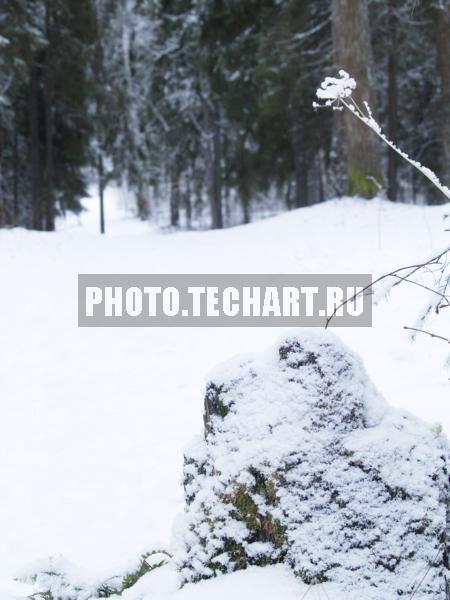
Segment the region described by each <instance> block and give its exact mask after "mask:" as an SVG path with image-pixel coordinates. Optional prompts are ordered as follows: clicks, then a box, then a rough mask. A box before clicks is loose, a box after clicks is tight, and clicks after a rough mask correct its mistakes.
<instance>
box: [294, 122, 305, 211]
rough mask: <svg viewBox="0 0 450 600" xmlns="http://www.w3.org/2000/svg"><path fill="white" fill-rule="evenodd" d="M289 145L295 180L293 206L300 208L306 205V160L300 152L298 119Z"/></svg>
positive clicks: (300, 140) (300, 141) (300, 138)
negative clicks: (290, 146)
mask: <svg viewBox="0 0 450 600" xmlns="http://www.w3.org/2000/svg"><path fill="white" fill-rule="evenodd" d="M291 145H292V156H293V162H294V180H295V190H294V206H295V208H302V207H304V206H308V191H307V186H306V162H305V160H304V157H303V152H302V150H303V149H302V137H301V131H300V125H299V122H298V121H297V122H296V123H295V124H294V127H293V131H292V143H291Z"/></svg>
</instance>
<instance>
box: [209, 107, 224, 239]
mask: <svg viewBox="0 0 450 600" xmlns="http://www.w3.org/2000/svg"><path fill="white" fill-rule="evenodd" d="M208 114H209V119H208V120H209V128H208V129H209V133H210V136H211V142H210V144H209V145H208V146H209V151H210V156H209V170H210V173H209V201H210V206H211V228H212V229H222V227H223V218H222V164H221V163H222V140H221V137H222V135H221V129H220V114H219V109H218V107H217V106H214V108H213V110H211V109H209V110H208Z"/></svg>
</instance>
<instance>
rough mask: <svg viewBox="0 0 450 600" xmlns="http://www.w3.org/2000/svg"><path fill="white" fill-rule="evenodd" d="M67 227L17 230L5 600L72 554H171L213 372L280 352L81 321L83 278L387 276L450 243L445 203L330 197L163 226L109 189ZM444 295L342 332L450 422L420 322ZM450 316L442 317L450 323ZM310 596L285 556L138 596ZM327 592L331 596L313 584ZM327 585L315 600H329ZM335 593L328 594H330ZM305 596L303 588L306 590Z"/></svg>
mask: <svg viewBox="0 0 450 600" xmlns="http://www.w3.org/2000/svg"><path fill="white" fill-rule="evenodd" d="M90 204H91V205H93V209H92V210H89V211H87V212H86V213H85V214H83V215H82V216H81V218H80V219H77V218H73V217H72V218H71V219H69V220H68V221H67V222H65V223H63V222H61V223H59V226H58V231H57V232H56V233H37V232H30V231H24V230H21V229H17V230H8V231H5V230H3V231H0V274H1V288H0V289H1V291H0V344H1V346H0V348H1V350H0V351H1V359H0V399H1V404H0V440H1V446H2V448H1V456H2V458H1V460H0V498H1V510H0V537H1V542H0V598H1V600H11V599H12V598H22V597H23V595H24V594H26V592H27V588H26V586H21V585H19V584H15V583H13V582H12V578H13V577H14V575H15V574H17V572H19V571H23V569H24V568H26V567H27V566H28V565H30V563H33V561H35V560H36V559H40V558H46V557H48V556H49V555H63V556H64V557H65V558H66V559H68V560H70V561H72V562H73V563H74V564H75V565H78V566H79V567H80V568H82V569H88V570H90V571H92V572H93V573H95V574H96V576H99V574H102V573H104V574H105V576H108V575H111V574H114V573H121V572H123V571H124V569H125V570H126V568H127V565H128V564H129V562H130V561H133V560H134V559H135V558H136V557H138V556H139V554H140V553H141V552H142V551H145V550H146V549H148V548H152V547H160V548H161V547H162V548H167V547H168V546H169V543H170V537H171V529H172V525H173V522H174V518H175V517H176V515H177V513H179V512H180V511H181V510H182V508H183V495H182V487H181V483H180V480H181V470H182V449H183V447H184V446H185V445H186V443H187V442H188V441H189V440H190V438H191V437H192V436H193V435H195V434H197V433H199V432H200V431H201V429H202V411H203V390H204V385H205V377H206V376H207V374H208V371H210V370H211V369H212V368H213V367H214V366H215V365H216V364H217V363H219V362H221V361H224V360H226V359H228V358H230V357H232V356H234V355H236V354H238V353H241V352H253V351H259V350H260V349H261V348H264V347H266V346H270V345H271V344H273V342H274V341H275V340H276V339H278V338H279V337H280V335H281V331H282V330H279V329H277V330H274V329H271V328H253V329H246V328H234V329H233V328H230V329H220V328H217V329H208V328H204V329H197V328H192V329H190V328H185V329H159V328H155V329H139V328H128V329H127V328H114V329H101V328H100V329H95V328H92V329H79V328H78V327H77V274H78V273H89V272H92V273H140V272H142V273H171V272H173V273H182V272H186V273H195V272H198V273H221V272H223V273H227V272H228V273H289V272H294V273H341V272H343V273H345V272H350V273H351V272H353V273H367V272H369V273H373V274H374V275H378V274H381V273H383V272H386V271H389V270H391V269H393V268H396V267H400V266H403V265H408V264H414V263H415V261H417V260H422V259H424V258H428V257H429V256H430V255H432V253H433V252H434V251H435V250H439V249H441V248H442V247H444V246H445V245H448V244H449V241H450V234H449V233H448V232H445V231H444V230H445V228H446V227H447V225H446V222H445V221H444V215H445V214H446V213H447V211H448V208H446V207H417V206H406V205H394V204H390V203H388V202H385V201H382V200H375V201H370V202H369V201H362V200H360V201H358V200H354V199H344V200H338V201H329V202H326V203H324V204H321V205H317V206H314V207H312V208H307V209H301V210H297V211H293V212H290V213H287V214H283V215H281V216H278V217H275V218H271V219H267V220H264V221H260V222H257V223H255V224H251V225H248V226H242V227H236V228H234V229H228V230H224V231H214V232H211V231H208V232H180V233H167V234H162V233H161V232H159V231H158V230H157V228H155V227H154V226H150V225H149V224H144V223H140V222H138V221H136V220H135V219H132V218H131V217H129V216H126V214H125V212H124V210H123V209H122V207H121V206H120V198H119V194H118V192H115V191H114V190H112V191H111V192H110V193H109V195H108V198H107V235H106V236H104V237H101V236H100V235H98V233H97V216H98V215H97V211H96V206H95V205H94V200H89V201H87V202H86V205H87V206H89V205H90ZM427 299H428V295H427V294H426V293H425V292H424V291H423V290H422V289H420V288H418V287H415V286H412V285H408V284H402V285H400V286H397V287H395V288H394V290H393V291H392V292H391V293H390V295H389V297H388V298H386V299H384V300H382V301H381V302H380V303H379V304H378V305H377V306H376V307H375V308H374V325H373V327H372V328H370V329H357V328H353V329H350V328H349V329H338V330H335V332H336V333H337V334H338V335H339V336H340V337H341V338H342V339H343V340H344V341H345V342H346V343H347V344H348V345H349V346H350V348H351V349H353V350H355V351H356V352H357V353H359V354H360V355H361V356H362V357H363V359H364V362H365V365H366V368H367V370H368V373H369V375H370V376H371V377H372V379H373V381H374V382H375V384H376V386H377V387H378V388H379V389H380V391H381V392H382V393H383V394H384V396H385V397H386V399H387V400H388V402H390V403H391V404H392V405H394V406H398V407H401V408H404V409H408V410H411V411H412V412H414V413H415V414H416V415H418V416H419V417H422V418H423V419H425V420H427V421H430V422H435V421H438V422H440V423H442V424H443V426H444V429H445V430H446V431H447V432H450V411H449V409H448V398H449V386H450V382H449V373H448V368H447V366H446V364H447V359H448V355H449V348H448V346H446V345H445V343H444V342H442V341H440V340H433V339H431V338H428V337H427V336H420V337H419V338H417V340H416V341H415V342H413V341H411V339H410V337H409V335H408V332H406V331H404V330H403V328H402V327H403V325H411V326H414V325H415V324H416V322H417V318H418V315H419V314H420V311H421V309H422V308H423V306H424V304H425V303H426V301H427ZM449 325H450V314H447V313H446V311H443V312H442V315H441V316H439V317H437V316H433V317H432V318H431V320H430V322H429V323H427V328H428V329H431V330H434V331H438V332H441V333H443V335H448V334H449V330H450V327H449ZM255 589H258V593H257V595H258V598H259V600H264V599H265V598H273V597H279V598H285V599H287V600H289V599H290V598H291V597H292V598H294V597H295V598H298V597H299V586H298V584H297V582H296V581H295V580H294V578H293V577H292V576H291V575H290V574H289V573H288V572H287V571H286V570H285V569H283V568H282V567H273V568H270V569H257V568H254V569H251V570H249V571H247V572H245V573H237V574H234V575H232V576H227V577H224V578H220V579H219V580H216V581H211V582H204V583H202V584H200V585H197V586H196V587H195V589H193V587H192V586H186V587H185V588H183V590H182V591H181V592H175V590H176V581H175V578H174V575H173V573H172V572H171V571H170V570H167V569H161V570H158V572H157V571H155V572H154V573H152V574H151V575H149V576H148V577H146V578H144V579H143V580H142V581H141V582H140V583H139V584H138V588H137V589H136V590H135V591H134V592H133V593H132V594H129V595H128V596H127V598H130V599H131V598H138V597H139V598H140V597H141V596H140V595H139V594H144V592H145V594H146V595H145V597H146V598H166V597H167V596H168V595H175V597H178V596H179V597H180V600H188V599H191V598H194V597H195V598H196V599H198V600H201V599H202V598H205V599H206V598H210V597H213V596H215V597H216V598H219V600H220V598H222V597H223V598H225V597H227V598H229V597H231V596H233V597H234V598H235V599H236V600H239V599H240V598H249V597H251V596H252V595H253V594H252V593H251V592H252V591H254V590H255ZM314 593H315V594H316V597H317V595H318V593H319V590H316V591H315V592H314ZM314 593H311V594H309V596H311V597H312V598H314ZM323 594H324V595H323V598H325V597H326V596H325V592H323ZM300 596H301V594H300Z"/></svg>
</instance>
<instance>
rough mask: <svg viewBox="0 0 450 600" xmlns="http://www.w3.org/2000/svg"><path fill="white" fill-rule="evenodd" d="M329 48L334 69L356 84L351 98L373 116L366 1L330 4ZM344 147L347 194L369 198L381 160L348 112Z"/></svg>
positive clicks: (374, 140)
mask: <svg viewBox="0 0 450 600" xmlns="http://www.w3.org/2000/svg"><path fill="white" fill-rule="evenodd" d="M332 22H333V45H334V50H335V63H336V67H337V68H338V69H345V71H347V72H348V73H349V74H350V75H351V76H352V77H353V78H354V79H355V80H356V81H357V84H358V87H357V89H356V90H355V92H354V94H353V97H354V99H355V101H356V103H357V104H358V106H364V104H363V102H364V100H366V101H368V102H369V104H370V106H371V107H372V109H373V111H374V112H376V110H375V109H376V106H375V98H374V94H373V86H372V85H371V79H370V65H371V62H372V52H371V47H370V33H369V19H368V12H367V0H333V19H332ZM343 118H344V123H345V136H346V146H347V171H348V192H349V194H350V195H352V196H364V197H367V198H371V197H373V196H375V195H376V194H377V192H378V186H377V184H376V183H375V181H374V180H376V181H378V182H380V183H381V181H382V176H381V157H380V148H379V142H378V139H377V137H376V135H375V134H374V133H372V132H370V131H369V130H368V129H367V127H366V126H365V125H364V124H363V123H361V122H360V121H358V119H356V118H355V117H354V116H353V115H352V114H350V112H349V111H347V110H346V111H344V113H343Z"/></svg>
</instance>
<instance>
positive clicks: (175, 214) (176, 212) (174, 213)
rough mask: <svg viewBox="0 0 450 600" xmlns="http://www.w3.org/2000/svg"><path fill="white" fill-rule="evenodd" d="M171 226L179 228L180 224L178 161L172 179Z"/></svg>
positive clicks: (173, 169) (173, 168)
mask: <svg viewBox="0 0 450 600" xmlns="http://www.w3.org/2000/svg"><path fill="white" fill-rule="evenodd" d="M170 224H171V226H172V227H178V226H179V224H180V169H179V165H178V160H175V165H174V166H173V167H172V173H171V177H170Z"/></svg>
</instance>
